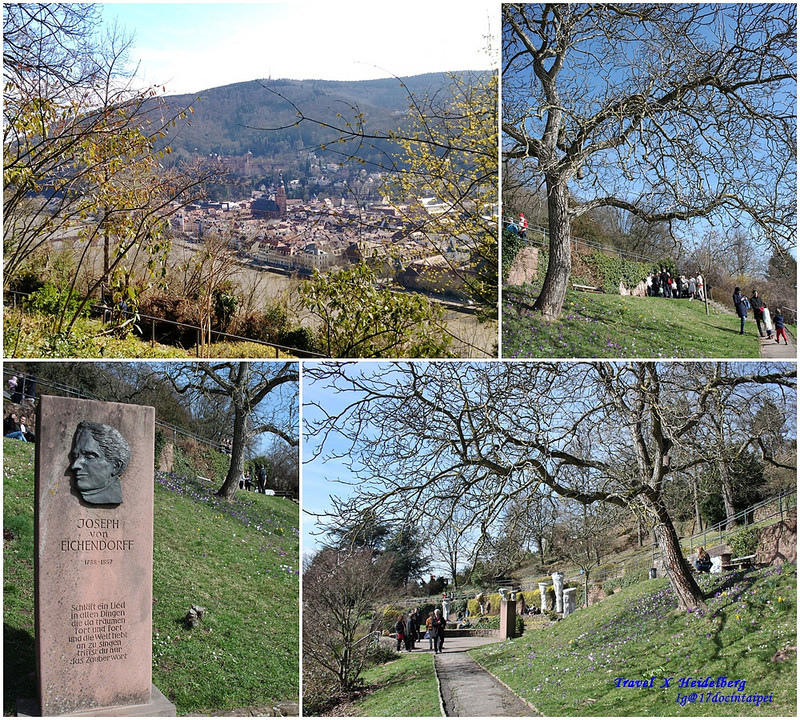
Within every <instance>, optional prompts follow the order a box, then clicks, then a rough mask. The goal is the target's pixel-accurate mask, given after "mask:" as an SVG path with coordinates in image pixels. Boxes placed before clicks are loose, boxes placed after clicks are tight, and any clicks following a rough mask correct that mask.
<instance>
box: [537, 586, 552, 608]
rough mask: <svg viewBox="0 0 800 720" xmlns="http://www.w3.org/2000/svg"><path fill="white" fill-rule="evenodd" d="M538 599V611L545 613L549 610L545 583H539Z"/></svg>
mask: <svg viewBox="0 0 800 720" xmlns="http://www.w3.org/2000/svg"><path fill="white" fill-rule="evenodd" d="M539 599H540V600H541V605H540V610H541V611H542V612H547V611H548V610H549V609H550V603H549V602H548V599H547V583H539Z"/></svg>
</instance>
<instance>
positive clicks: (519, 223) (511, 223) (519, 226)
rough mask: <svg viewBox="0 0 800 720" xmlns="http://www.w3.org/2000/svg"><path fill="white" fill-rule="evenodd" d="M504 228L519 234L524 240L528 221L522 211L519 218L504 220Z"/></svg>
mask: <svg viewBox="0 0 800 720" xmlns="http://www.w3.org/2000/svg"><path fill="white" fill-rule="evenodd" d="M506 230H508V231H510V232H512V233H515V234H516V235H519V237H520V239H521V240H522V241H523V242H524V241H525V238H526V236H527V234H528V221H527V219H526V218H525V214H524V213H520V214H519V220H516V219H514V218H513V217H512V218H509V219H508V220H506Z"/></svg>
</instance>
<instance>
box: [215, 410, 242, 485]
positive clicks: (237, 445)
mask: <svg viewBox="0 0 800 720" xmlns="http://www.w3.org/2000/svg"><path fill="white" fill-rule="evenodd" d="M234 407H235V415H234V421H233V443H232V447H231V464H230V467H229V468H228V474H227V475H226V476H225V482H224V483H223V484H222V487H221V488H220V489H219V490H217V496H218V497H223V498H226V499H230V498H232V497H233V496H234V495H235V494H236V490H237V489H238V488H239V478H241V477H242V475H243V473H244V450H245V444H246V441H247V420H248V417H249V416H248V413H247V411H246V410H243V409H241V408H239V407H238V406H237V405H236V402H235V400H234Z"/></svg>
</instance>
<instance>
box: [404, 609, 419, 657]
mask: <svg viewBox="0 0 800 720" xmlns="http://www.w3.org/2000/svg"><path fill="white" fill-rule="evenodd" d="M416 639H417V611H416V610H412V611H411V612H410V613H408V619H407V620H406V650H407V651H408V652H411V651H412V650H413V649H414V644H415V643H416Z"/></svg>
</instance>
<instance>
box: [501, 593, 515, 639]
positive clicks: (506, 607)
mask: <svg viewBox="0 0 800 720" xmlns="http://www.w3.org/2000/svg"><path fill="white" fill-rule="evenodd" d="M516 632H517V602H516V600H509V599H508V596H506V597H504V598H502V599H501V600H500V637H501V638H503V639H504V640H507V639H509V638H513V637H515V636H516Z"/></svg>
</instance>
